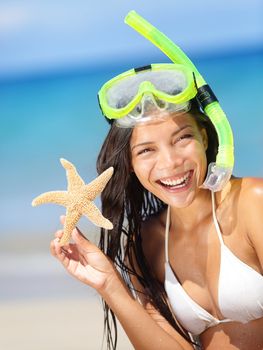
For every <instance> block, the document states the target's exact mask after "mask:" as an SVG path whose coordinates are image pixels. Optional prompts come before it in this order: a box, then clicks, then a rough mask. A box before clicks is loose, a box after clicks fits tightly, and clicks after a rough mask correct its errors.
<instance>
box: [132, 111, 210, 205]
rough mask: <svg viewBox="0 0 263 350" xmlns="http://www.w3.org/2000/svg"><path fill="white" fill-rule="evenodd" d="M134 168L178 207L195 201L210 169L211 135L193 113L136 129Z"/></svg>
mask: <svg viewBox="0 0 263 350" xmlns="http://www.w3.org/2000/svg"><path fill="white" fill-rule="evenodd" d="M130 148H131V160H132V168H133V171H134V172H135V174H136V176H137V178H138V179H139V181H140V182H141V184H142V185H143V186H144V187H145V188H146V189H147V190H148V191H150V192H152V193H153V194H154V195H155V196H156V197H158V198H160V199H161V200H162V201H163V202H165V203H167V204H169V205H171V206H175V207H178V208H184V207H187V206H188V205H190V204H191V202H192V201H193V199H194V197H195V195H196V193H197V191H199V186H200V185H201V184H202V183H203V181H204V177H205V174H206V169H207V160H206V154H205V151H206V149H207V135H206V131H205V129H202V130H200V129H199V128H198V126H197V124H196V122H195V120H194V117H193V116H191V115H190V114H188V113H186V114H182V115H176V116H175V117H173V118H167V119H166V120H164V121H160V122H158V123H155V124H148V125H141V126H137V127H135V128H134V130H133V132H132V136H131V141H130Z"/></svg>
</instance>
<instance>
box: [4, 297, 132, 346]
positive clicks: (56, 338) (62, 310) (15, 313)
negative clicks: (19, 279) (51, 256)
mask: <svg viewBox="0 0 263 350" xmlns="http://www.w3.org/2000/svg"><path fill="white" fill-rule="evenodd" d="M118 329H119V341H118V347H117V349H119V350H132V349H133V347H132V345H131V344H130V342H129V340H128V339H127V337H126V335H125V334H124V332H123V330H122V329H121V327H120V326H119V327H118ZM102 339H103V311H102V305H101V301H100V299H99V297H90V298H77V299H73V298H66V299H65V298H63V299H61V300H59V299H52V298H49V299H48V298H47V299H40V300H39V299H36V300H23V301H15V302H14V301H5V302H1V303H0V349H3V350H97V349H106V345H105V343H104V345H102Z"/></svg>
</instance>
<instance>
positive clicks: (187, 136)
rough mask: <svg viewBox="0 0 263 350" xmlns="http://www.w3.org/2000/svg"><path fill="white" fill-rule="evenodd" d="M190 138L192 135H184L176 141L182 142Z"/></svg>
mask: <svg viewBox="0 0 263 350" xmlns="http://www.w3.org/2000/svg"><path fill="white" fill-rule="evenodd" d="M192 137H193V135H192V134H185V135H182V136H180V137H179V139H177V141H183V140H185V139H190V138H192Z"/></svg>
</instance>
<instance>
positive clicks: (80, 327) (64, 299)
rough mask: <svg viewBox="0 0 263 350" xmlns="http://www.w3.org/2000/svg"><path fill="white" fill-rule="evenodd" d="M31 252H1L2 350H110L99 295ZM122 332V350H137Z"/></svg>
mask: <svg viewBox="0 0 263 350" xmlns="http://www.w3.org/2000/svg"><path fill="white" fill-rule="evenodd" d="M24 246H25V242H24V244H23V245H22V244H21V247H24ZM1 250H2V251H1ZM22 250H23V251H25V248H22ZM28 250H29V251H31V252H30V253H29V252H28V254H25V253H23V254H22V253H21V252H19V250H18V249H16V251H14V250H13V252H12V253H7V251H5V252H3V247H1V249H0V349H1V350H102V349H106V345H105V343H104V344H103V309H102V304H101V299H100V297H99V295H98V294H97V293H96V292H95V291H94V290H92V289H91V288H90V287H88V286H87V285H84V284H82V283H80V282H79V281H77V280H76V279H74V278H72V277H71V276H70V275H69V274H67V273H66V271H65V270H64V268H63V267H62V266H61V265H60V264H58V262H57V261H56V259H54V258H53V257H51V255H50V254H48V253H46V252H45V251H36V250H35V251H34V252H32V250H31V249H29V248H28ZM118 329H119V341H118V347H117V348H118V349H119V350H132V349H133V347H132V345H131V344H130V343H129V340H128V339H127V337H126V335H125V334H124V332H123V331H122V329H121V326H119V327H118Z"/></svg>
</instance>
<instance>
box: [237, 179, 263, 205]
mask: <svg viewBox="0 0 263 350" xmlns="http://www.w3.org/2000/svg"><path fill="white" fill-rule="evenodd" d="M231 187H233V191H234V192H239V195H240V199H243V200H246V199H247V200H253V199H254V200H257V199H259V200H260V199H261V200H262V199H263V178H259V177H243V178H233V179H231Z"/></svg>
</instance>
